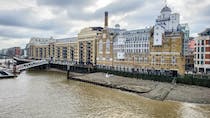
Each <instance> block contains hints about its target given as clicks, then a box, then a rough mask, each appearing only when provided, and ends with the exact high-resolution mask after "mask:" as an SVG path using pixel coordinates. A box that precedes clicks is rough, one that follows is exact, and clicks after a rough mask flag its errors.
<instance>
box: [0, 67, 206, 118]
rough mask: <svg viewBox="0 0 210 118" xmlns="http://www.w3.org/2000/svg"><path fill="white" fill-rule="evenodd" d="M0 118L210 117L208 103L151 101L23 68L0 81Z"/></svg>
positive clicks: (61, 76) (61, 75)
mask: <svg viewBox="0 0 210 118" xmlns="http://www.w3.org/2000/svg"><path fill="white" fill-rule="evenodd" d="M0 118H210V105H200V104H192V103H181V102H173V101H155V100H150V99H147V98H144V97H141V96H139V95H136V94H132V93H128V92H122V91H120V90H115V89H110V88H105V87H100V86H96V85H91V84H87V83H82V82H78V81H72V80H67V79H66V74H63V73H59V72H47V71H25V72H22V73H21V74H20V75H19V76H18V77H17V78H16V79H3V80H0Z"/></svg>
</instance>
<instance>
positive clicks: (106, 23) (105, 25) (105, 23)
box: [104, 11, 109, 28]
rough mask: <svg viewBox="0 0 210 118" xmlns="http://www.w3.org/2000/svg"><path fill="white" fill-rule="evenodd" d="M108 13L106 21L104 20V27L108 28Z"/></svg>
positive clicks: (106, 13)
mask: <svg viewBox="0 0 210 118" xmlns="http://www.w3.org/2000/svg"><path fill="white" fill-rule="evenodd" d="M108 17H109V16H108V12H107V11H106V12H105V19H104V27H105V28H107V27H108Z"/></svg>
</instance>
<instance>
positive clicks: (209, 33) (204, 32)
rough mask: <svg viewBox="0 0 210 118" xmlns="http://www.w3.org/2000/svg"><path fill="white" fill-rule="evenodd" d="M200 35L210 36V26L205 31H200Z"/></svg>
mask: <svg viewBox="0 0 210 118" xmlns="http://www.w3.org/2000/svg"><path fill="white" fill-rule="evenodd" d="M199 35H200V36H210V28H206V29H205V30H204V31H203V32H201V33H199Z"/></svg>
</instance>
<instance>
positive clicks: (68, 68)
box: [67, 65, 70, 79]
mask: <svg viewBox="0 0 210 118" xmlns="http://www.w3.org/2000/svg"><path fill="white" fill-rule="evenodd" d="M69 76H70V66H69V65H67V79H70V77H69Z"/></svg>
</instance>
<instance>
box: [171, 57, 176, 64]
mask: <svg viewBox="0 0 210 118" xmlns="http://www.w3.org/2000/svg"><path fill="white" fill-rule="evenodd" d="M172 64H176V57H175V56H173V57H172Z"/></svg>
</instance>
